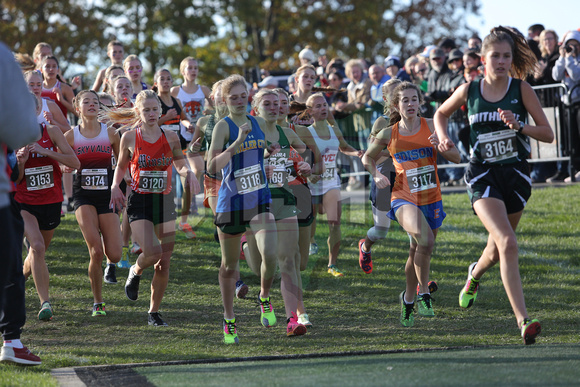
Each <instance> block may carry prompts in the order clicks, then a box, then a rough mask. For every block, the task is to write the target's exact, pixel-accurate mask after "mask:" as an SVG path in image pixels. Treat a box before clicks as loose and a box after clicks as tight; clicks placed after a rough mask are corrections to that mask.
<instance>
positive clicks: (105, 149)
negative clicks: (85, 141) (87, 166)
mask: <svg viewBox="0 0 580 387" xmlns="http://www.w3.org/2000/svg"><path fill="white" fill-rule="evenodd" d="M89 152H91V153H94V152H99V153H107V154H109V153H111V146H110V145H85V146H80V147H78V148H77V155H82V154H84V153H89Z"/></svg>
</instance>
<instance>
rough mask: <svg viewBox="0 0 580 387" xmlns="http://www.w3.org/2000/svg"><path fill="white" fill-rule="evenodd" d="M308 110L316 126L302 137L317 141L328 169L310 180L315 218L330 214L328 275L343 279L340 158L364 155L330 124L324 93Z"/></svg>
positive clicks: (309, 102)
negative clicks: (339, 265) (342, 154)
mask: <svg viewBox="0 0 580 387" xmlns="http://www.w3.org/2000/svg"><path fill="white" fill-rule="evenodd" d="M306 106H307V108H308V109H307V110H306V111H307V113H308V114H310V116H311V117H312V119H313V120H314V123H313V124H312V125H310V126H309V127H308V132H306V131H305V133H304V134H301V133H299V135H300V138H302V139H304V141H305V142H310V141H313V142H315V143H316V145H317V146H318V149H320V151H321V153H322V159H323V161H324V164H325V167H326V170H325V171H324V173H323V174H312V175H311V176H310V177H309V178H308V180H309V181H310V183H311V184H309V186H310V192H311V194H312V203H313V204H314V218H315V219H316V214H318V213H320V214H322V213H326V216H327V220H328V228H329V237H328V241H327V243H328V273H329V274H331V275H333V276H335V277H342V276H343V275H344V274H343V273H342V272H341V271H340V270H339V269H338V267H337V266H336V261H337V258H338V252H339V250H340V237H341V231H340V217H341V213H342V208H341V204H340V201H341V199H340V179H339V177H338V169H337V164H336V156H337V154H338V151H341V152H342V153H344V154H346V155H348V156H356V157H362V155H363V154H364V151H362V150H361V151H357V150H356V149H354V148H353V147H352V146H350V145H348V144H347V142H346V141H345V140H344V138H343V137H342V134H341V133H340V129H338V128H337V127H336V126H331V125H329V124H328V122H327V118H328V115H329V111H328V104H327V103H326V99H325V98H324V95H323V94H322V93H316V94H313V95H311V96H310V97H309V98H308V100H307V101H306ZM323 211H324V212H323ZM315 233H316V223H313V224H312V228H311V231H310V235H311V237H312V238H313V237H314V235H315Z"/></svg>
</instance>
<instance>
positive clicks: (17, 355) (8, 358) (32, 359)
mask: <svg viewBox="0 0 580 387" xmlns="http://www.w3.org/2000/svg"><path fill="white" fill-rule="evenodd" d="M0 362H11V363H18V364H22V365H31V366H35V365H40V364H42V362H41V361H40V358H39V357H38V356H36V355H35V354H33V353H32V352H30V350H29V349H28V348H26V347H23V348H14V347H6V346H3V347H2V352H1V353H0Z"/></svg>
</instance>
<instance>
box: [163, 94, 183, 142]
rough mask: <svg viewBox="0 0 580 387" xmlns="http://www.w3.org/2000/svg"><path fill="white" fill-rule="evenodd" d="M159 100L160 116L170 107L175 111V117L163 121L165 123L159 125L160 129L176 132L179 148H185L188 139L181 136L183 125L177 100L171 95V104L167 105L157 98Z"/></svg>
mask: <svg viewBox="0 0 580 387" xmlns="http://www.w3.org/2000/svg"><path fill="white" fill-rule="evenodd" d="M159 102H161V117H163V116H164V115H166V114H167V112H168V111H169V110H170V109H175V110H176V111H177V117H175V118H173V119H171V120H167V121H165V123H164V124H163V125H161V129H163V130H172V131H174V132H175V133H177V135H178V137H179V142H180V144H181V149H182V150H184V149H187V145H188V144H189V141H187V140H186V139H185V138H183V135H182V134H181V131H182V128H183V125H181V107H180V106H179V104H178V103H177V100H176V99H175V98H173V97H171V102H172V105H171V106H167V105H166V104H165V103H164V102H163V101H162V100H161V98H159ZM190 140H191V139H190Z"/></svg>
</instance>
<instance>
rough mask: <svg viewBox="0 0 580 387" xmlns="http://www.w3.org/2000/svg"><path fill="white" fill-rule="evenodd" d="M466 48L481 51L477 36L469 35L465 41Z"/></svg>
mask: <svg viewBox="0 0 580 387" xmlns="http://www.w3.org/2000/svg"><path fill="white" fill-rule="evenodd" d="M467 48H468V49H471V50H474V51H475V52H479V50H481V38H480V37H479V35H477V34H473V35H471V37H470V38H469V40H467Z"/></svg>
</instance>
